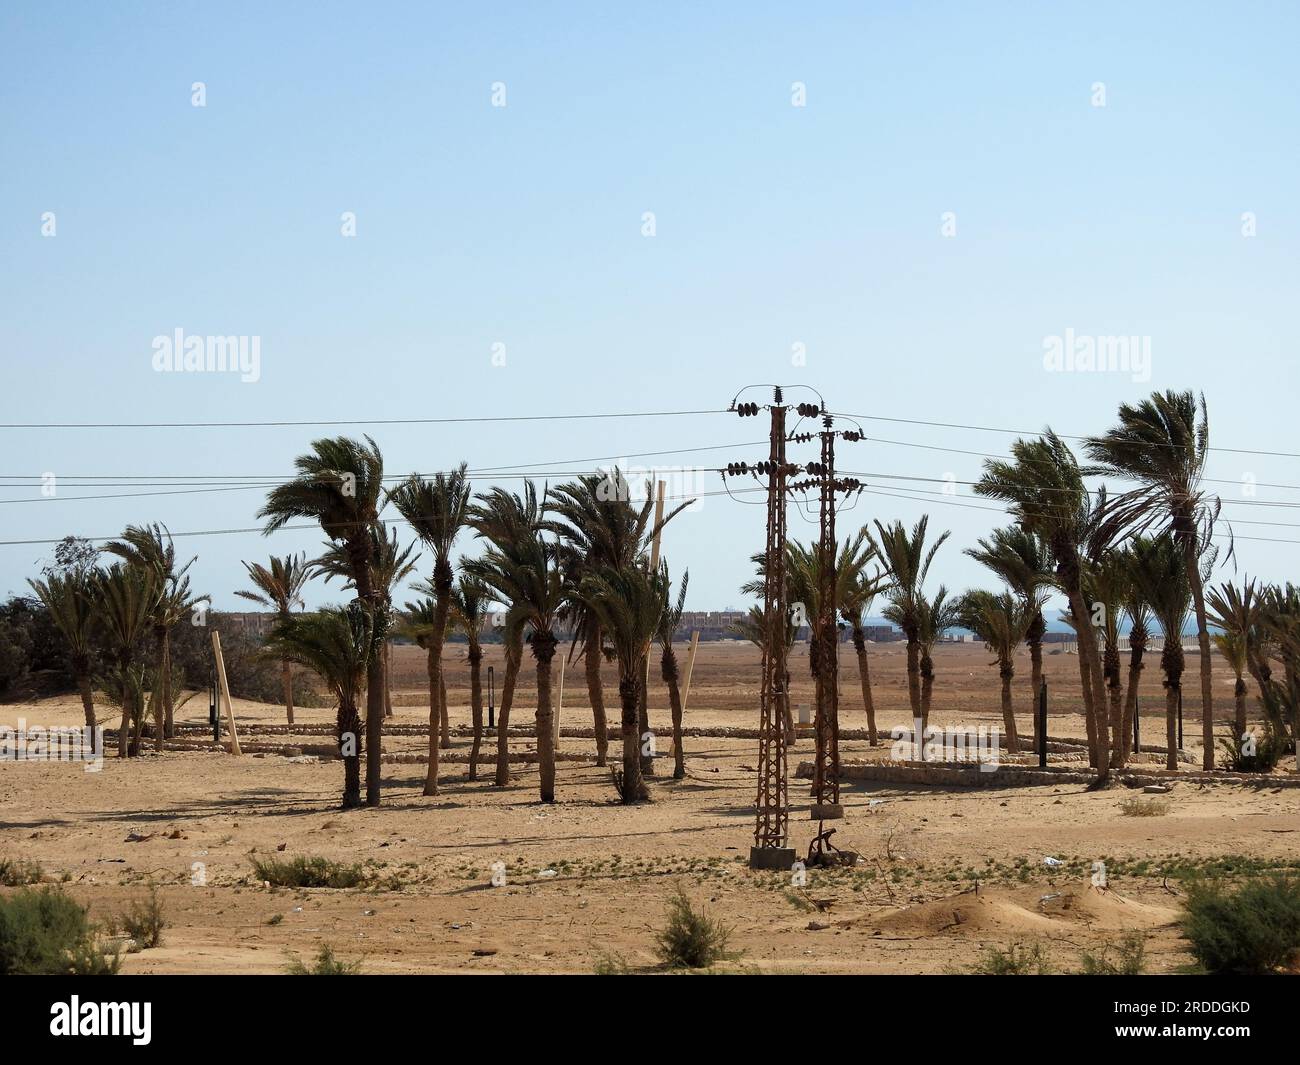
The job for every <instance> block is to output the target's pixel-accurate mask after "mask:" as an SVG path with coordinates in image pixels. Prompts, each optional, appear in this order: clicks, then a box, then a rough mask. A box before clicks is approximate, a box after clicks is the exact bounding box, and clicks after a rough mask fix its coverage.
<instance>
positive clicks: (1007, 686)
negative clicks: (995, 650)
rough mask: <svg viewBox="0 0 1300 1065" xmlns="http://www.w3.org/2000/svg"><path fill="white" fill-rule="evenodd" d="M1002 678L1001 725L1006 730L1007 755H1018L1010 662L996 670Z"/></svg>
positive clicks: (1018, 738) (1004, 663)
mask: <svg viewBox="0 0 1300 1065" xmlns="http://www.w3.org/2000/svg"><path fill="white" fill-rule="evenodd" d="M998 674H999V676H1001V678H1002V724H1003V727H1004V728H1006V730H1007V753H1008V754H1019V753H1020V737H1019V736H1017V735H1016V712H1015V709H1014V708H1013V707H1012V705H1011V678H1012V677H1014V676H1015V670H1014V669H1013V668H1012V666H1011V663H1010V661H1006V662H1003V663H1002V664H1001V666H1000V667H999V669H998Z"/></svg>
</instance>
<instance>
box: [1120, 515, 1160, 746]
mask: <svg viewBox="0 0 1300 1065" xmlns="http://www.w3.org/2000/svg"><path fill="white" fill-rule="evenodd" d="M1152 544H1153V541H1152V540H1151V539H1150V538H1149V537H1146V536H1135V537H1134V538H1133V539H1132V540H1131V541H1130V542H1129V543H1128V545H1127V546H1125V547H1124V548H1123V550H1122V552H1121V558H1122V560H1123V565H1124V567H1125V570H1126V574H1125V581H1124V613H1125V614H1126V615H1127V616H1128V625H1129V629H1128V647H1129V658H1128V687H1127V689H1126V690H1125V696H1124V720H1123V724H1122V726H1121V731H1122V733H1123V744H1122V745H1121V747H1120V751H1119V761H1118V762H1117V765H1118V766H1123V765H1125V764H1127V762H1128V756H1129V753H1130V752H1131V751H1132V748H1133V719H1134V718H1135V717H1137V715H1138V685H1139V683H1140V682H1141V680H1142V670H1143V668H1145V667H1144V663H1143V658H1144V657H1145V655H1146V650H1147V644H1148V643H1149V642H1150V640H1151V604H1150V603H1148V602H1147V600H1146V595H1145V593H1144V592H1143V590H1142V587H1143V586H1142V584H1141V583H1140V582H1139V581H1138V580H1137V578H1136V577H1135V573H1136V572H1137V571H1139V570H1141V569H1144V568H1148V567H1149V566H1150V565H1151V562H1150V561H1149V559H1148V555H1149V553H1150V552H1151V551H1152V549H1153V548H1152Z"/></svg>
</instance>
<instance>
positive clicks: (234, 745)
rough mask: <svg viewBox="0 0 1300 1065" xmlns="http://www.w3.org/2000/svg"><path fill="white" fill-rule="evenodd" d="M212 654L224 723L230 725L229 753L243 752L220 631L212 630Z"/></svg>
mask: <svg viewBox="0 0 1300 1065" xmlns="http://www.w3.org/2000/svg"><path fill="white" fill-rule="evenodd" d="M212 655H213V657H214V659H215V660H216V663H217V687H218V688H219V689H220V691H221V701H222V702H223V703H225V705H226V724H227V725H228V726H229V727H230V753H231V754H243V753H244V752H243V751H242V750H240V748H239V732H238V730H236V728H235V708H234V706H233V705H232V704H231V702H230V685H229V684H228V683H227V682H226V660H225V659H224V658H223V657H222V656H221V633H219V632H218V631H217V630H216V629H213V630H212Z"/></svg>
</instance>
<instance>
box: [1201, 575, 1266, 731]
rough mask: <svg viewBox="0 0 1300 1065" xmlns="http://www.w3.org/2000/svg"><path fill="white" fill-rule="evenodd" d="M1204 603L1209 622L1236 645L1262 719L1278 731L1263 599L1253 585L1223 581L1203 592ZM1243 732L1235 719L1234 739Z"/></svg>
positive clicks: (1245, 580)
mask: <svg viewBox="0 0 1300 1065" xmlns="http://www.w3.org/2000/svg"><path fill="white" fill-rule="evenodd" d="M1205 602H1206V606H1207V607H1208V608H1209V610H1210V620H1211V621H1212V622H1213V623H1214V624H1215V625H1217V626H1218V627H1219V628H1221V629H1222V630H1223V631H1224V633H1225V634H1227V635H1228V636H1230V637H1232V639H1233V641H1234V643H1237V644H1240V646H1241V649H1242V653H1243V654H1244V656H1245V663H1246V670H1247V672H1249V673H1250V675H1251V677H1252V678H1254V681H1255V683H1256V684H1257V685H1258V686H1259V698H1260V702H1261V703H1262V704H1263V706H1264V713H1265V716H1266V718H1268V719H1269V720H1270V722H1271V727H1272V728H1273V729H1274V731H1278V730H1279V727H1280V726H1281V715H1280V713H1279V703H1278V702H1277V699H1276V690H1275V688H1274V685H1273V681H1272V677H1273V670H1272V668H1271V667H1270V666H1269V664H1268V659H1269V656H1270V648H1269V643H1270V638H1269V635H1268V633H1267V631H1266V629H1265V626H1263V625H1262V624H1261V615H1262V613H1263V611H1262V605H1263V599H1262V597H1261V595H1260V594H1259V590H1258V589H1257V587H1256V585H1255V582H1254V581H1253V580H1250V579H1249V578H1245V579H1243V581H1242V586H1241V588H1240V589H1238V588H1237V586H1236V585H1234V584H1233V583H1232V582H1231V581H1225V582H1224V583H1223V584H1221V585H1219V586H1218V587H1217V588H1207V589H1206V591H1205ZM1240 705H1241V704H1240V703H1239V706H1240ZM1244 731H1245V727H1244V723H1243V721H1242V720H1240V719H1239V720H1238V728H1237V735H1238V738H1240V736H1241V734H1242V733H1243V732H1244Z"/></svg>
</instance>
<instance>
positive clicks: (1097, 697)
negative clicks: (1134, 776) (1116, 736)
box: [1068, 581, 1110, 783]
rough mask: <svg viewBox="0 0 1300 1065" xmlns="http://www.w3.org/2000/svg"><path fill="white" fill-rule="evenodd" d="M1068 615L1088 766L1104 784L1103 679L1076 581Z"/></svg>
mask: <svg viewBox="0 0 1300 1065" xmlns="http://www.w3.org/2000/svg"><path fill="white" fill-rule="evenodd" d="M1068 598H1069V601H1070V613H1072V614H1073V615H1074V617H1075V618H1076V619H1077V622H1078V624H1077V626H1076V628H1075V633H1076V635H1077V636H1078V640H1077V643H1078V647H1079V673H1080V678H1081V680H1082V681H1083V713H1084V719H1085V722H1086V725H1087V729H1088V748H1089V750H1090V751H1091V753H1092V759H1093V761H1092V764H1093V766H1094V768H1096V770H1097V782H1098V783H1104V782H1105V781H1107V780H1109V779H1110V751H1109V744H1107V742H1106V732H1105V728H1104V726H1103V724H1102V719H1101V710H1102V708H1104V707H1105V705H1106V703H1105V700H1106V678H1105V677H1104V676H1103V675H1102V671H1101V656H1100V654H1099V653H1098V651H1097V632H1096V630H1095V629H1094V628H1093V627H1092V625H1091V624H1089V620H1088V619H1089V618H1090V617H1091V616H1092V614H1091V612H1090V611H1089V610H1088V607H1087V604H1086V603H1085V602H1084V599H1083V589H1082V587H1081V586H1080V583H1079V582H1077V581H1076V582H1073V585H1072V587H1070V588H1069V590H1068Z"/></svg>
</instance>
